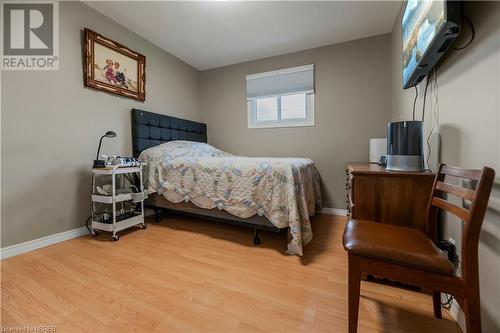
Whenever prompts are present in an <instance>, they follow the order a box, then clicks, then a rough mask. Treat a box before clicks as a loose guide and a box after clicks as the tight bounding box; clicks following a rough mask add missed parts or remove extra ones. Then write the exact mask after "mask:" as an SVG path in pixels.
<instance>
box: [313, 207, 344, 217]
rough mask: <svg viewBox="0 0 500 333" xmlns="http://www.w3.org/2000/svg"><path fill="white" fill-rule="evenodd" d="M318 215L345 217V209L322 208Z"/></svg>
mask: <svg viewBox="0 0 500 333" xmlns="http://www.w3.org/2000/svg"><path fill="white" fill-rule="evenodd" d="M318 213H321V214H329V215H337V216H347V209H339V208H330V207H323V208H322V209H321V210H320V211H318Z"/></svg>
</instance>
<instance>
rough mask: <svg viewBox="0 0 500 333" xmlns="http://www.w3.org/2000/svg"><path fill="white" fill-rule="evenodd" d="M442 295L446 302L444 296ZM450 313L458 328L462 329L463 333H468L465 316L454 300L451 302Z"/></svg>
mask: <svg viewBox="0 0 500 333" xmlns="http://www.w3.org/2000/svg"><path fill="white" fill-rule="evenodd" d="M441 295H442V296H441V297H442V298H443V300H444V294H441ZM448 313H449V314H450V315H451V317H452V318H453V319H455V321H456V322H457V324H458V326H459V327H460V328H461V329H462V332H464V333H467V328H466V326H465V315H464V312H463V311H462V309H461V308H460V305H459V304H458V302H457V301H456V300H453V302H451V308H450V309H449V310H448Z"/></svg>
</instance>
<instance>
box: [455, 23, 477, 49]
mask: <svg viewBox="0 0 500 333" xmlns="http://www.w3.org/2000/svg"><path fill="white" fill-rule="evenodd" d="M463 18H464V19H465V21H467V23H469V26H470V31H471V33H472V36H471V37H470V40H469V41H468V42H467V43H466V44H465V45H464V46H460V47H453V49H454V50H457V51H460V50H463V49H466V48H467V47H469V45H470V44H472V42H473V41H474V38H475V37H476V30H475V29H474V24H473V23H472V20H471V19H470V17H468V16H467V15H464V16H463Z"/></svg>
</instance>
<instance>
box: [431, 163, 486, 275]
mask: <svg viewBox="0 0 500 333" xmlns="http://www.w3.org/2000/svg"><path fill="white" fill-rule="evenodd" d="M446 176H452V177H457V178H462V179H471V180H475V181H477V186H476V189H475V190H473V189H468V188H463V187H460V186H457V185H453V184H450V183H448V182H446ZM494 179H495V170H493V169H491V168H488V167H484V168H482V169H481V170H468V169H462V168H458V167H452V166H447V165H445V164H441V165H440V166H439V169H438V171H437V173H436V179H435V180H434V186H433V187H432V194H431V198H430V200H429V205H428V208H427V233H428V235H429V237H430V238H431V239H432V240H434V241H437V240H438V239H437V232H436V231H437V227H438V225H437V223H438V220H437V217H438V211H439V210H444V211H446V212H448V213H450V214H453V215H455V216H457V217H458V218H459V219H460V220H462V221H463V223H464V225H463V232H462V246H461V247H462V251H461V262H462V278H463V279H464V280H465V281H472V280H474V279H477V266H478V244H479V234H480V232H481V225H482V224H483V218H484V214H485V212H486V209H487V208H488V199H489V197H490V193H491V189H492V187H493V181H494ZM443 193H446V194H451V195H454V196H457V197H459V198H462V199H466V200H469V201H470V204H469V205H468V207H470V209H466V208H464V207H461V206H458V205H455V204H453V203H451V202H450V201H447V200H446V199H448V197H446V196H443V195H442V194H443Z"/></svg>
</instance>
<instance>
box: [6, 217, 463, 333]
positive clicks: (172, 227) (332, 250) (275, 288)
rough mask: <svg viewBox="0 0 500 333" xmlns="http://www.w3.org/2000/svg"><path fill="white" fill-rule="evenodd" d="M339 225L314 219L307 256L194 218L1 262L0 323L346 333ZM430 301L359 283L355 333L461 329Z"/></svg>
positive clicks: (70, 328) (279, 239)
mask: <svg viewBox="0 0 500 333" xmlns="http://www.w3.org/2000/svg"><path fill="white" fill-rule="evenodd" d="M345 222H346V219H345V218H341V217H334V216H330V215H321V214H320V215H318V216H316V217H314V218H313V219H312V224H313V232H314V234H315V235H314V240H313V241H312V243H311V244H310V245H308V246H307V247H306V248H305V249H304V251H305V255H304V256H303V257H302V258H300V257H297V256H287V255H286V254H284V250H285V241H286V234H285V233H281V234H273V233H268V232H263V233H261V237H262V241H263V243H262V245H260V246H254V245H253V244H252V231H251V230H250V229H245V228H241V227H236V226H228V225H226V224H219V223H215V222H209V221H203V220H200V219H193V218H179V217H168V216H167V217H164V219H163V221H162V222H161V223H159V224H156V223H152V219H149V220H148V224H149V226H148V229H146V230H140V229H133V230H131V231H128V232H127V231H125V232H122V233H121V234H120V235H121V238H120V240H119V241H118V242H111V241H110V238H111V237H110V236H109V234H103V235H100V236H99V237H97V238H95V239H94V238H92V237H90V236H83V237H80V238H76V239H73V240H69V241H66V242H63V243H59V244H56V245H53V246H49V247H46V248H43V249H39V250H36V251H32V252H29V253H26V254H23V255H19V256H16V257H11V258H8V259H5V260H3V261H2V262H1V266H2V267H1V273H2V275H1V277H2V281H1V291H2V295H1V315H2V317H1V325H2V326H3V327H19V326H32V325H55V326H56V330H57V332H84V331H86V332H112V331H114V332H127V331H136V332H285V331H286V332H346V331H347V256H346V254H345V252H344V250H343V248H342V244H341V237H342V232H343V229H344V224H345ZM444 316H445V319H442V320H437V319H434V318H433V316H432V301H431V297H430V296H427V295H423V294H419V293H415V292H410V291H406V290H401V289H395V288H392V287H388V286H383V285H378V284H373V283H368V282H363V283H362V285H361V301H360V321H359V332H460V330H459V328H458V326H457V324H456V323H455V322H454V321H452V320H450V319H449V318H450V317H449V315H448V314H447V313H446V312H445V313H444Z"/></svg>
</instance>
